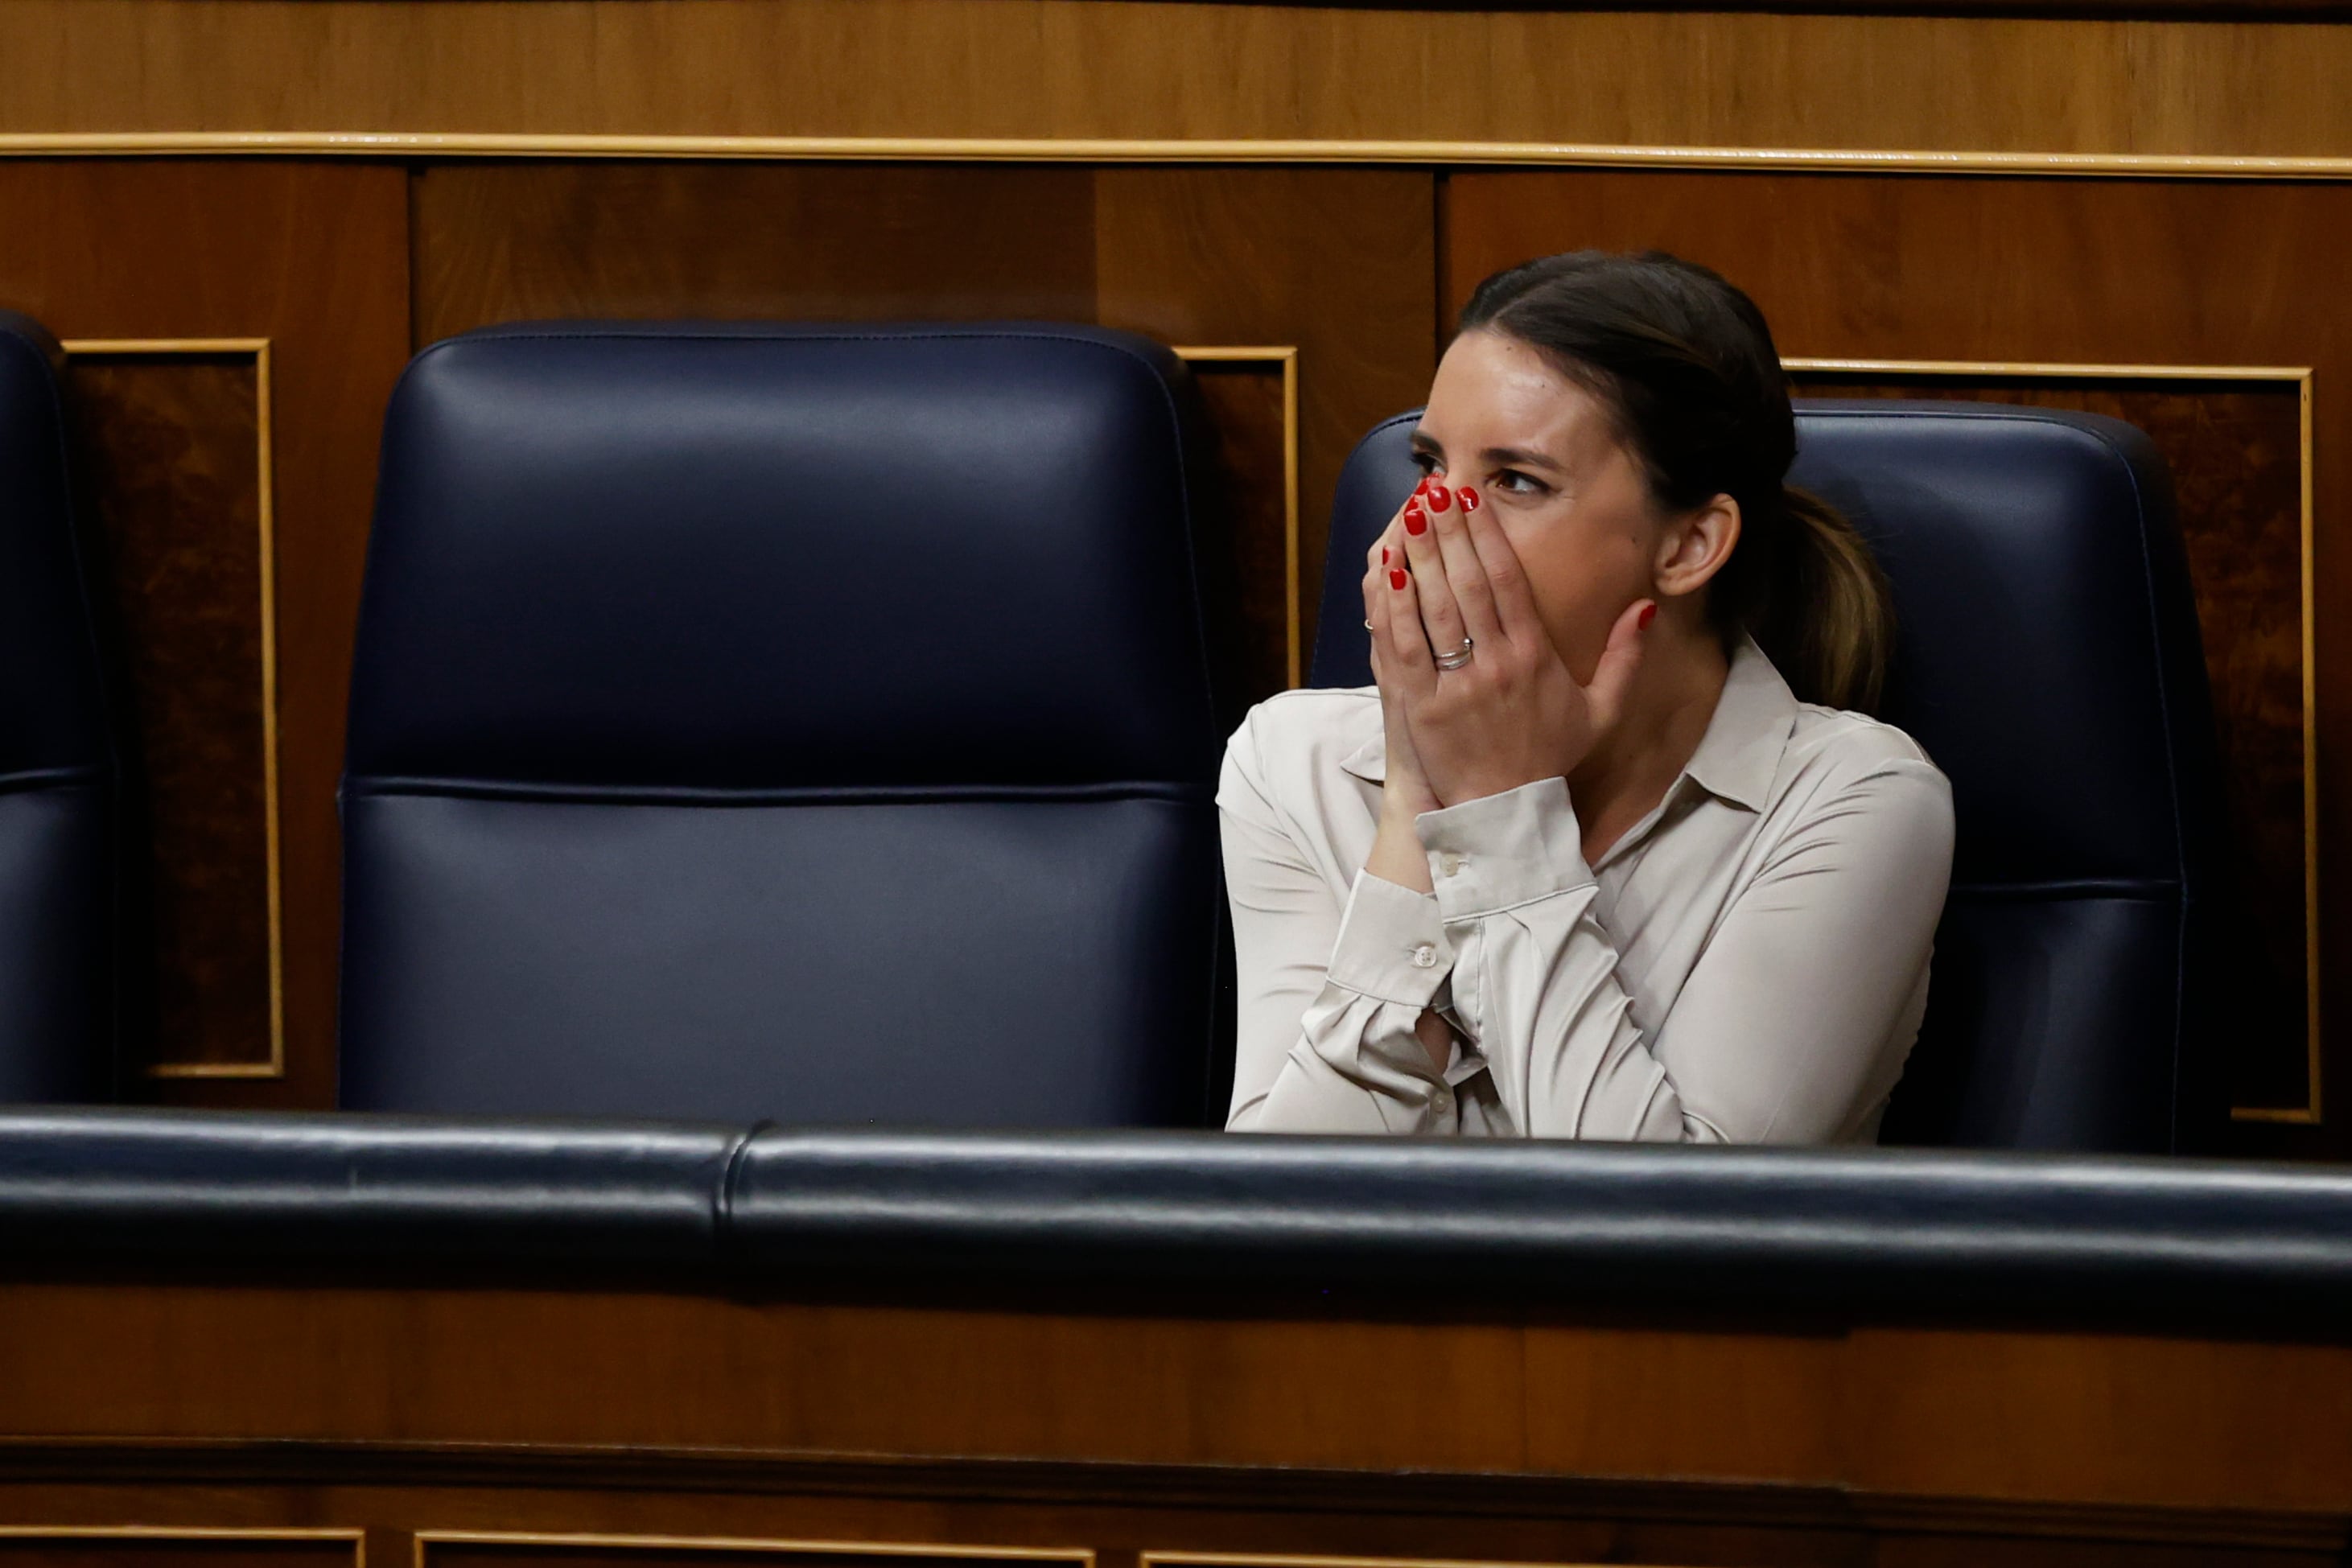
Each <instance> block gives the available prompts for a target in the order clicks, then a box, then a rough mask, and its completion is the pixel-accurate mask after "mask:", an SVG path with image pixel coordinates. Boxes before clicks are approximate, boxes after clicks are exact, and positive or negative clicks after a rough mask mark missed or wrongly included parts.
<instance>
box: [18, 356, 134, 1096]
mask: <svg viewBox="0 0 2352 1568" xmlns="http://www.w3.org/2000/svg"><path fill="white" fill-rule="evenodd" d="M57 366H58V345H57V343H56V341H55V340H53V339H51V338H50V337H49V335H48V334H47V332H45V331H43V330H42V329H40V327H38V326H37V325H36V324H35V323H34V322H32V321H30V320H28V319H26V318H25V317H22V316H18V315H14V314H11V313H9V312H6V311H0V1101H16V1102H43V1101H52V1102H53V1101H66V1100H87V1099H100V1098H103V1097H104V1094H105V1091H106V1086H107V1084H108V1082H109V1081H110V1076H111V1073H112V1068H113V1057H114V1051H115V1034H116V1030H117V1027H118V1019H117V1006H118V1000H119V994H120V993H119V989H118V986H119V979H120V968H119V956H120V950H119V946H118V930H119V922H120V919H121V908H120V903H121V900H120V883H119V882H118V878H117V868H118V864H119V862H118V859H117V855H116V843H115V834H116V831H117V821H118V818H117V800H118V796H119V788H118V785H119V780H118V774H117V764H116V758H115V748H114V744H113V737H112V735H111V733H110V727H109V723H108V709H107V703H106V682H105V677H104V674H103V671H102V669H101V664H100V642H99V636H98V631H97V627H98V619H97V616H96V614H95V612H94V608H93V605H92V602H91V599H90V591H91V587H92V584H93V581H94V580H95V579H96V578H97V576H98V573H97V571H96V570H94V569H93V568H92V567H91V565H90V564H89V563H88V562H86V561H85V560H84V559H83V556H84V553H85V549H86V547H87V545H88V543H89V541H88V539H87V538H86V536H85V535H84V534H83V532H82V531H81V529H80V528H79V527H78V526H77V519H76V516H75V510H74V497H73V489H72V483H71V479H70V477H69V476H68V471H67V457H66V422H65V414H64V410H63V408H62V406H61V405H60V402H59V398H58V379H57Z"/></svg>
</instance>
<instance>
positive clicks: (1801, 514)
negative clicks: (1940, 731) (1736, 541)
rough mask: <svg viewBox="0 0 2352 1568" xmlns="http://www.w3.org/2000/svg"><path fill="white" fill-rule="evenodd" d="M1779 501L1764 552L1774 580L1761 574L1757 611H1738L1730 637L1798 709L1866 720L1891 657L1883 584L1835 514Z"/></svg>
mask: <svg viewBox="0 0 2352 1568" xmlns="http://www.w3.org/2000/svg"><path fill="white" fill-rule="evenodd" d="M1780 496H1781V505H1780V513H1781V517H1780V526H1779V527H1778V528H1772V529H1771V530H1770V531H1771V533H1772V534H1774V535H1777V536H1778V537H1777V538H1771V539H1769V543H1770V544H1772V545H1777V546H1778V547H1779V548H1778V549H1775V550H1772V551H1771V552H1770V553H1771V554H1773V555H1776V556H1777V557H1779V559H1777V560H1774V561H1772V562H1771V563H1770V565H1771V566H1772V567H1774V568H1777V570H1770V571H1769V573H1767V574H1765V575H1768V576H1769V579H1770V580H1769V584H1768V586H1767V588H1766V591H1765V592H1764V594H1763V595H1762V596H1761V598H1760V601H1759V602H1757V603H1755V604H1753V605H1750V606H1746V607H1743V608H1745V609H1746V610H1747V613H1746V614H1745V615H1744V616H1741V617H1740V618H1739V619H1738V622H1736V624H1737V625H1738V630H1740V631H1742V632H1746V633H1747V634H1748V635H1749V636H1751V637H1753V638H1755V639H1756V645H1757V646H1758V647H1759V648H1761V649H1763V650H1764V653H1765V656H1766V657H1767V658H1769V659H1770V660H1771V661H1772V664H1773V665H1774V667H1776V668H1777V669H1779V670H1780V675H1781V678H1782V679H1783V680H1786V681H1787V682H1788V683H1789V689H1790V691H1793V692H1794V693H1796V695H1798V696H1799V697H1800V698H1801V699H1802V700H1804V701H1806V702H1810V703H1819V704H1821V705H1822V706H1823V707H1840V708H1853V709H1854V710H1855V711H1856V712H1859V713H1874V712H1876V711H1877V708H1878V699H1879V697H1880V696H1881V695H1883V693H1884V690H1885V685H1886V665H1887V661H1888V659H1889V658H1890V657H1891V656H1892V655H1893V653H1894V652H1895V601H1894V595H1893V594H1892V593H1891V592H1890V591H1888V589H1887V583H1886V574H1885V572H1884V571H1882V570H1879V565H1878V560H1877V558H1876V557H1874V556H1873V555H1872V554H1871V553H1870V547H1869V546H1868V545H1866V544H1864V542H1863V539H1862V536H1861V535H1860V534H1858V533H1856V532H1854V530H1853V524H1852V523H1850V522H1848V521H1846V519H1845V516H1844V514H1843V513H1842V512H1840V511H1839V510H1838V509H1837V508H1836V507H1832V506H1831V505H1830V504H1829V503H1828V502H1826V501H1824V500H1822V498H1821V497H1818V496H1815V495H1813V494H1811V492H1810V491H1805V490H1800V489H1798V488H1796V487H1795V486H1785V487H1783V488H1782V490H1781V492H1780ZM1740 553H1741V552H1740V551H1739V550H1735V551H1734V552H1733V559H1734V560H1737V559H1738V557H1739V555H1740ZM1759 553H1763V552H1759ZM1717 602H1721V596H1718V600H1717Z"/></svg>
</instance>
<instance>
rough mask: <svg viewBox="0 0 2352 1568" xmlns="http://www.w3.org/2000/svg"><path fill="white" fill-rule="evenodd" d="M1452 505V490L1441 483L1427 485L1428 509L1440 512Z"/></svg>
mask: <svg viewBox="0 0 2352 1568" xmlns="http://www.w3.org/2000/svg"><path fill="white" fill-rule="evenodd" d="M1452 505H1454V492H1453V491H1451V490H1449V489H1447V488H1446V487H1445V486H1443V485H1432V486H1430V487H1429V509H1430V510H1431V511H1433V512H1442V511H1444V510H1445V508H1446V507H1450V506H1452Z"/></svg>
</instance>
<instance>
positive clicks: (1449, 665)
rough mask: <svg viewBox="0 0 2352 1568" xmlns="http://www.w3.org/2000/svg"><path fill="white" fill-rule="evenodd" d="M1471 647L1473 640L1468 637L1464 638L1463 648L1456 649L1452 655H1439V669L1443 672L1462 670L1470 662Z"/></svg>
mask: <svg viewBox="0 0 2352 1568" xmlns="http://www.w3.org/2000/svg"><path fill="white" fill-rule="evenodd" d="M1470 646H1471V640H1470V639H1469V638H1467V637H1465V638H1463V639H1462V646H1460V647H1459V648H1456V649H1454V652H1452V653H1440V654H1438V655H1437V667H1438V668H1439V669H1441V670H1458V669H1460V668H1461V667H1462V666H1463V665H1465V664H1468V663H1469V662H1470Z"/></svg>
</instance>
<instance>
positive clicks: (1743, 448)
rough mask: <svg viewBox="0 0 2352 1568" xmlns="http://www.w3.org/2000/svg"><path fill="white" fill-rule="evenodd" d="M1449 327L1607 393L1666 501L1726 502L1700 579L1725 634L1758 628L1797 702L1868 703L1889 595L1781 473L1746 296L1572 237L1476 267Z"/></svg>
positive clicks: (1666, 263)
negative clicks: (1485, 337)
mask: <svg viewBox="0 0 2352 1568" xmlns="http://www.w3.org/2000/svg"><path fill="white" fill-rule="evenodd" d="M1461 327H1462V329H1463V330H1464V331H1465V332H1467V331H1472V330H1475V329H1488V330H1492V331H1496V332H1501V333H1503V334H1505V335H1506V336H1507V337H1512V338H1516V339H1517V340H1519V341H1521V342H1523V343H1526V344H1528V346H1529V347H1531V348H1534V349H1536V350H1539V351H1541V352H1542V353H1543V354H1544V356H1545V357H1546V358H1547V359H1549V360H1550V361H1552V362H1553V363H1554V364H1555V365H1556V366H1557V367H1558V368H1559V370H1560V371H1561V372H1562V373H1563V374H1565V375H1567V376H1568V377H1570V379H1571V380H1573V381H1575V382H1579V383H1580V385H1582V386H1583V387H1585V388H1586V390H1588V391H1590V392H1592V393H1594V394H1595V395H1596V396H1598V397H1600V398H1601V400H1602V401H1603V402H1606V403H1607V404H1608V405H1609V406H1610V409H1611V412H1612V413H1613V414H1614V415H1615V418H1616V422H1617V426H1618V431H1619V434H1620V435H1621V436H1622V439H1623V440H1624V442H1625V443H1626V444H1627V446H1628V447H1629V448H1630V449H1631V450H1632V452H1633V455H1634V456H1635V457H1636V458H1637V459H1638V460H1639V462H1640V463H1641V465H1642V467H1643V473H1644V475H1645V476H1646V477H1647V479H1648V481H1649V487H1650V493H1651V496H1652V497H1653V499H1654V501H1655V502H1656V503H1657V505H1659V506H1660V507H1664V509H1666V510H1667V511H1668V512H1670V513H1671V512H1680V511H1685V510H1688V509H1689V508H1691V507H1700V506H1704V505H1706V503H1707V502H1708V501H1710V500H1712V499H1713V498H1714V497H1717V496H1729V497H1731V498H1732V499H1733V500H1735V501H1737V502H1738V503H1739V517H1740V538H1739V542H1738V544H1737V545H1735V546H1734V547H1733V549H1732V552H1731V557H1730V559H1728V560H1727V561H1725V562H1724V564H1723V566H1722V567H1721V568H1720V569H1719V570H1717V573H1716V575H1715V578H1714V579H1713V580H1711V581H1710V582H1709V583H1708V584H1707V589H1706V592H1707V608H1708V612H1709V614H1710V615H1711V616H1712V617H1713V618H1714V620H1715V623H1716V625H1717V627H1718V628H1719V629H1720V630H1721V632H1722V633H1723V636H1724V639H1725V641H1726V642H1727V643H1731V642H1734V641H1736V640H1737V639H1738V638H1739V637H1742V636H1748V637H1753V638H1755V640H1756V644H1757V646H1759V648H1761V649H1763V650H1764V653H1765V656H1766V657H1768V658H1769V659H1770V660H1771V661H1772V663H1773V664H1774V666H1775V667H1777V668H1778V669H1779V670H1780V675H1781V678H1782V679H1784V680H1786V681H1787V682H1788V683H1789V688H1790V690H1791V691H1793V692H1794V693H1796V695H1798V697H1799V698H1801V699H1802V700H1803V701H1806V702H1811V703H1819V704H1821V705H1822V706H1827V707H1842V708H1856V709H1860V710H1862V711H1864V712H1868V711H1870V710H1872V709H1873V708H1874V707H1875V706H1877V703H1878V699H1879V695H1880V693H1881V690H1882V688H1883V687H1884V686H1885V681H1886V664H1887V660H1888V657H1889V655H1890V654H1891V653H1893V652H1894V646H1895V612H1894V599H1893V596H1892V595H1891V594H1890V593H1889V592H1888V591H1887V586H1886V576H1885V573H1884V572H1882V571H1881V570H1879V568H1878V562H1877V561H1876V560H1875V559H1873V558H1872V556H1871V553H1870V547H1869V546H1867V545H1865V544H1864V542H1863V540H1862V536H1861V535H1859V534H1857V533H1855V532H1854V530H1853V525H1852V524H1851V523H1849V522H1847V521H1846V519H1845V518H1844V517H1841V516H1840V515H1839V514H1838V512H1837V511H1836V509H1835V508H1834V507H1831V506H1829V505H1828V504H1827V503H1826V502H1824V501H1822V500H1821V499H1820V498H1819V497H1814V496H1811V495H1808V494H1807V493H1806V492H1804V491H1802V490H1797V489H1791V488H1790V487H1789V486H1788V484H1787V483H1786V476H1787V475H1788V472H1789V465H1790V463H1791V462H1793V461H1794V460H1795V458H1796V455H1797V421H1796V414H1795V412H1794V411H1793V410H1792V409H1791V408H1790V403H1789V381H1788V377H1787V375H1786V374H1785V373H1783V371H1781V369H1780V353H1779V351H1778V350H1775V349H1774V348H1773V346H1772V332H1771V329H1770V328H1769V327H1768V326H1766V325H1765V322H1764V313H1763V312H1762V311H1760V310H1759V309H1758V308H1756V302H1755V301H1754V300H1752V299H1750V298H1748V296H1747V295H1745V294H1743V293H1741V292H1740V291H1739V290H1738V289H1737V288H1735V287H1732V286H1731V285H1730V284H1729V283H1727V282H1726V281H1725V280H1724V279H1723V278H1722V277H1720V276H1718V275H1717V274H1716V273H1714V272H1711V271H1709V270H1708V269H1707V268H1706V267H1700V266H1698V265H1696V263H1693V262H1687V261H1682V260H1678V259H1677V258H1675V257H1674V256H1667V255H1665V254H1664V253H1663V252H1658V251H1652V252H1650V253H1648V254H1647V255H1644V256H1610V255H1607V254H1604V253H1602V252H1600V251H1589V250H1588V251H1575V252H1571V253H1570V254H1568V255H1565V256H1545V257H1543V258H1542V259H1541V260H1538V261H1530V262H1528V263H1525V264H1524V265H1522V266H1519V267H1512V268H1510V269H1509V270H1508V271H1506V272H1498V273H1496V275H1495V276H1494V277H1489V278H1488V279H1486V282H1484V283H1482V284H1480V285H1479V286H1478V287H1477V289H1476V291H1475V292H1474V293H1473V294H1472V295H1471V296H1470V302H1469V303H1468V304H1467V305H1465V306H1464V307H1463V308H1462V318H1461Z"/></svg>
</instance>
